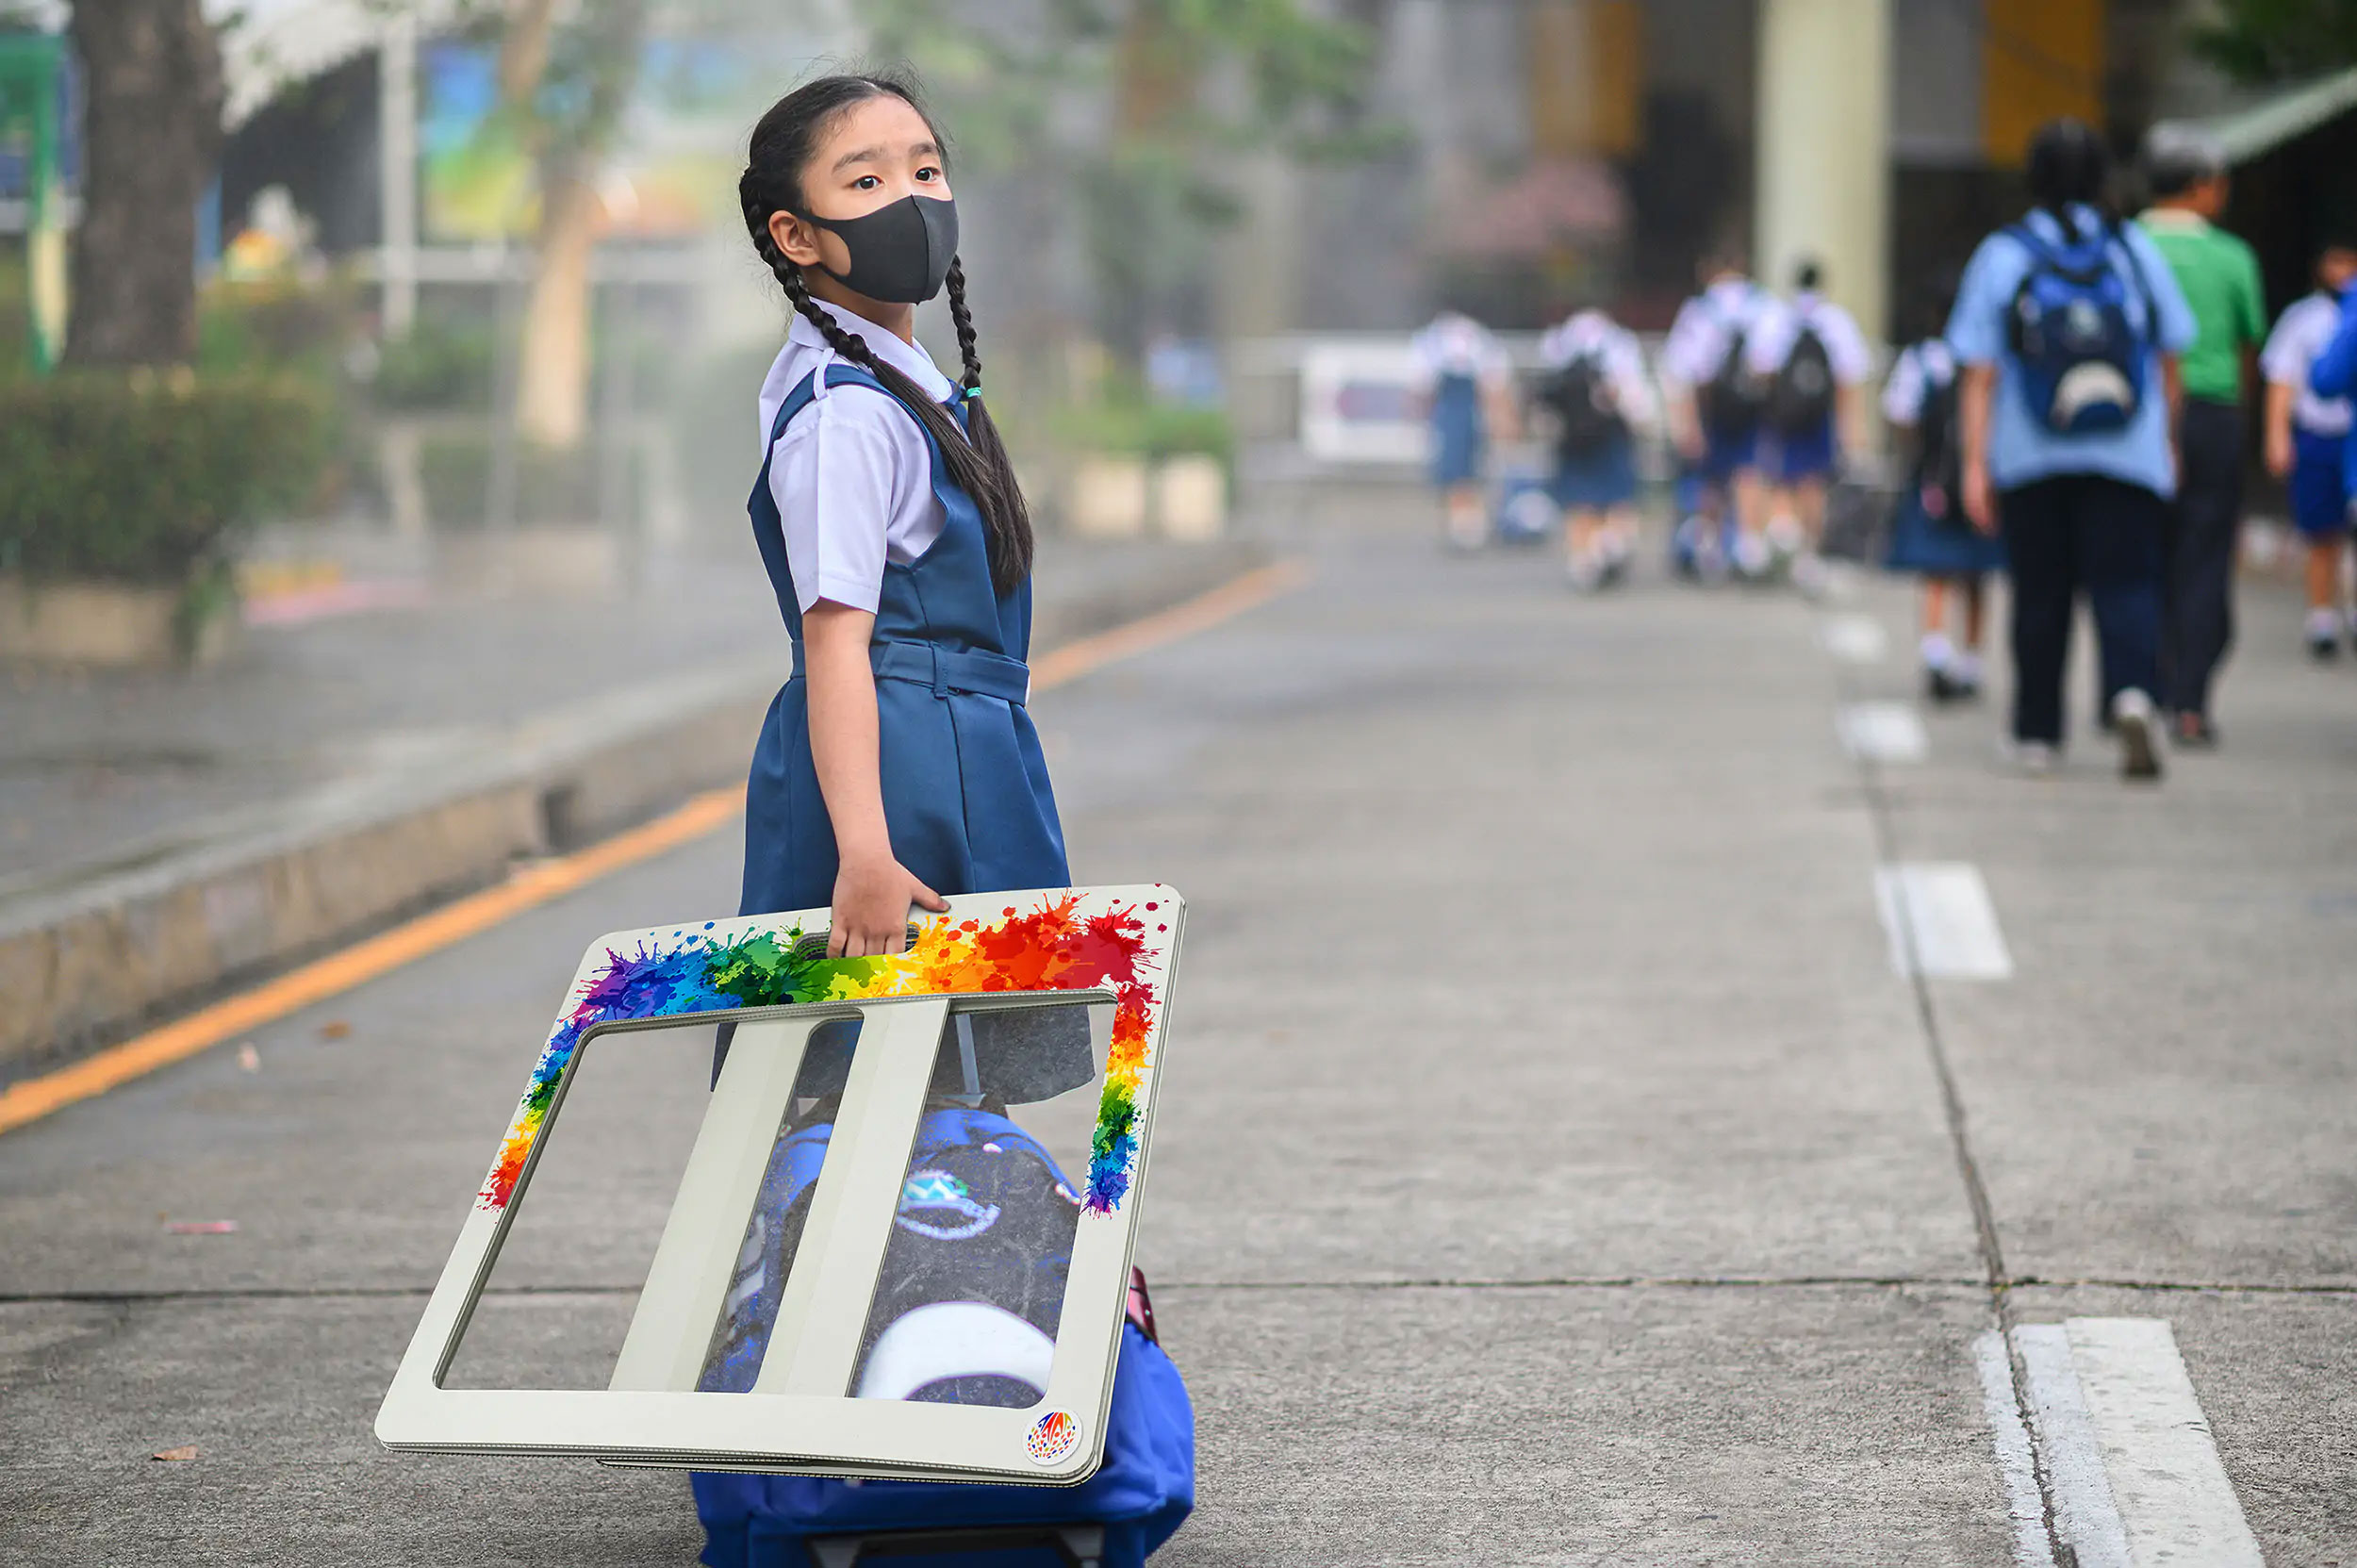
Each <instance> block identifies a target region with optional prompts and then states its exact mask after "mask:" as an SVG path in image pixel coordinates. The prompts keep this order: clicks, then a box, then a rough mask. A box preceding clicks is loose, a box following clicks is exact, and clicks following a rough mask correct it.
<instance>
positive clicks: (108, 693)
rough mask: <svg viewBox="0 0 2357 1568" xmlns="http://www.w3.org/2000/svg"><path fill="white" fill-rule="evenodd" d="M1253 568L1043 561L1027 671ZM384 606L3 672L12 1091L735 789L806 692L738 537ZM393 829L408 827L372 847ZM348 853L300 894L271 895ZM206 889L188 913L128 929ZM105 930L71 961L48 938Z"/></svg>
mask: <svg viewBox="0 0 2357 1568" xmlns="http://www.w3.org/2000/svg"><path fill="white" fill-rule="evenodd" d="M1256 558H1257V557H1256V555H1255V553H1254V552H1253V551H1252V550H1251V549H1250V548H1249V547H1248V546H1245V545H1243V544H1239V543H1235V542H1232V541H1231V542H1228V543H1226V544H1221V545H1213V546H1199V547H1198V546H1182V545H1172V544H1165V543H1159V542H1148V541H1138V542H1134V543H1096V542H1082V541H1071V540H1063V539H1050V540H1047V541H1045V542H1044V547H1043V549H1042V551H1041V564H1040V571H1039V576H1038V579H1037V582H1036V590H1035V591H1036V597H1037V607H1038V608H1037V620H1036V628H1035V634H1034V648H1035V650H1045V649H1047V648H1050V647H1053V646H1054V645H1055V644H1057V643H1058V642H1061V641H1065V640H1069V639H1070V638H1072V637H1074V636H1079V635H1085V634H1087V633H1089V632H1091V631H1095V630H1098V629H1101V628H1102V627H1103V626H1106V625H1109V624H1112V623H1113V622H1115V621H1118V620H1121V619H1128V618H1129V617H1131V616H1134V615H1138V614H1143V613H1146V612H1148V611H1151V610H1153V609H1157V608H1160V607H1162V606H1163V605H1165V604H1168V603H1171V602H1176V601H1178V600H1180V599H1184V598H1186V597H1188V596H1190V595H1192V594H1195V593H1197V592H1201V591H1203V590H1204V589H1207V588H1209V587H1211V586H1214V585H1215V584H1216V583H1218V582H1221V581H1224V580H1225V579H1226V578H1228V577H1229V576H1231V575H1233V574H1234V573H1235V572H1237V571H1239V570H1241V569H1244V567H1245V566H1246V565H1248V564H1250V562H1251V561H1252V560H1253V559H1256ZM364 586H365V585H364ZM385 586H386V587H387V590H388V591H385V592H382V593H378V594H375V595H373V596H371V595H370V594H366V593H358V594H353V595H350V596H348V597H350V598H351V599H352V600H353V601H354V602H360V603H371V602H373V603H376V604H379V605H382V606H383V607H378V608H370V609H363V610H361V611H359V612H357V613H352V614H345V615H338V616H333V617H328V618H322V619H306V620H299V621H295V622H292V623H277V624H272V623H268V622H269V617H268V616H267V615H265V616H262V617H257V618H255V619H261V620H263V621H264V622H265V623H264V624H259V625H255V626H253V627H251V629H250V630H249V632H248V635H247V637H246V642H245V646H244V647H243V648H242V649H241V650H240V651H239V652H238V653H237V654H236V655H235V656H233V658H232V659H230V660H229V661H228V662H226V663H225V664H223V665H222V666H220V667H218V668H209V669H203V670H197V671H193V672H190V673H188V674H163V673H145V674H107V675H99V674H76V673H65V672H57V671H39V670H33V669H26V668H17V669H11V670H8V671H6V672H0V989H5V990H6V991H7V992H8V995H9V997H10V999H11V1001H12V1003H17V1004H18V1005H17V1006H16V1007H14V1008H12V1012H13V1013H14V1014H15V1015H16V1016H15V1017H14V1018H13V1019H11V1020H8V1021H0V1082H4V1081H7V1080H8V1078H10V1077H13V1076H17V1075H18V1073H20V1072H21V1071H23V1070H24V1069H25V1068H26V1067H29V1066H31V1065H36V1064H37V1063H39V1062H40V1061H42V1060H45V1059H52V1058H55V1057H56V1056H58V1055H60V1054H63V1053H65V1052H66V1051H69V1050H70V1049H71V1048H73V1047H74V1045H75V1044H77V1043H82V1042H85V1041H88V1040H91V1039H95V1038H99V1037H103V1036H105V1035H107V1034H109V1033H119V1032H122V1029H123V1028H124V1027H125V1026H126V1025H127V1023H129V1022H131V1021H133V1020H135V1019H136V1018H137V1017H139V1016H142V1015H149V1014H152V1013H154V1012H156V1011H157V1010H158V1009H159V1008H163V1007H166V1006H170V1005H173V1004H174V1003H175V1002H177V1001H180V1000H184V999H187V998H189V997H190V996H192V995H194V994H197V993H200V992H201V991H202V990H203V989H205V988H206V987H207V986H209V985H211V984H215V983H218V982H220V981H222V980H223V979H225V978H227V977H228V976H230V975H232V974H236V973H240V972H250V971H252V970H254V969H255V968H258V967H262V966H267V965H269V964H271V963H273V962H278V961H282V960H283V959H285V958H287V957H289V956H291V955H292V954H294V953H295V952H298V951H301V950H303V949H306V948H310V947H315V946H317V945H318V944H319V943H321V942H322V941H325V940H329V939H331V938H333V937H335V936H338V935H341V934H345V933H349V932H351V931H353V930H354V929H357V928H359V927H361V926H364V925H367V924H370V923H372V922H374V921H378V920H382V919H384V918H387V917H388V916H391V915H394V914H397V913H399V912H401V911H402V910H404V909H406V908H410V907H414V906H416V905H417V904H418V903H419V902H420V901H422V900H428V899H431V898H433V897H436V896H438V895H440V894H443V893H446V892H448V891H450V890H451V889H452V888H453V887H455V886H458V885H464V884H466V883H470V882H473V883H480V882H481V881H483V880H486V879H487V878H488V877H490V876H491V875H493V874H495V873H496V871H497V870H498V869H499V867H501V866H503V864H505V863H506V862H507V861H508V860H510V859H512V858H513V857H514V856H515V855H517V854H519V853H533V852H539V851H543V850H548V849H551V848H561V847H564V846H565V845H567V844H569V843H572V842H578V841H579V840H581V839H582V838H585V837H588V836H594V835H596V834H601V833H603V832H606V831H610V830H612V829H614V828H617V827H619V826H622V825H624V824H626V823H627V822H629V821H631V820H633V819H635V818H639V817H645V816H648V815H650V814H651V813H652V812H654V811H657V810H660V809H662V808H663V807H665V806H667V805H668V804H670V803H672V802H673V801H676V800H678V799H680V798H682V797H684V795H685V794H687V793H689V792H691V791H692V790H694V789H699V788H705V787H710V786H712V785H715V784H723V783H726V782H727V781H728V779H729V778H731V777H733V776H736V775H739V774H741V773H742V771H743V767H744V765H745V760H746V757H747V756H748V755H749V754H750V746H751V742H752V735H753V732H754V730H755V728H756V727H757V726H758V724H759V721H760V715H761V713H762V711H763V710H764V709H765V708H766V705H767V703H768V701H769V698H770V696H771V695H772V694H773V693H774V692H775V690H776V688H777V685H778V684H779V683H780V682H781V681H783V679H784V676H785V673H786V669H787V664H788V658H787V650H788V644H787V640H786V637H785V635H784V631H783V627H782V626H781V625H780V623H779V619H778V610H777V604H776V602H775V600H774V598H773V597H772V595H771V592H770V587H769V584H768V582H767V580H766V577H764V575H763V574H762V572H761V570H760V569H759V565H758V563H757V561H756V560H755V559H754V558H753V555H752V553H751V552H750V549H746V550H738V549H734V548H732V547H731V546H730V544H729V543H728V542H726V541H716V542H714V543H712V544H709V545H706V546H703V547H702V548H701V549H699V550H694V551H690V550H682V551H681V552H679V553H673V554H669V555H665V556H657V557H654V558H652V559H651V560H650V561H649V562H648V563H647V564H646V566H645V569H643V570H641V571H639V572H637V573H636V574H635V581H634V582H633V583H632V585H631V586H630V587H629V588H628V589H627V590H626V591H625V592H624V593H623V594H621V595H619V596H617V597H614V598H611V599H608V600H602V601H591V600H576V601H572V602H566V601H561V600H553V599H551V600H531V599H505V600H494V599H486V598H480V597H470V596H467V595H465V594H463V593H457V592H453V591H450V590H449V589H447V588H428V587H426V586H425V585H424V583H423V582H422V580H411V581H406V582H401V581H395V580H390V579H388V580H387V584H386V585H385ZM393 588H399V589H401V590H402V591H389V590H390V589H393ZM429 808H432V809H433V810H438V811H439V813H440V814H439V815H438V816H434V815H432V814H431V812H430V811H429ZM391 823H403V824H405V825H406V830H407V831H405V832H404V834H402V835H400V836H399V837H397V838H394V839H390V840H388V839H387V838H386V837H385V836H384V834H382V833H381V832H375V830H380V829H382V828H384V827H385V826H386V825H387V824H391ZM361 829H366V830H370V831H371V832H373V833H374V836H373V837H371V838H370V839H368V840H367V841H366V843H365V844H361V843H355V842H354V841H352V839H351V834H353V832H354V830H361ZM331 841H332V842H334V843H335V844H336V846H337V847H336V849H335V850H334V851H333V852H332V853H329V854H325V855H315V856H314V857H313V859H314V862H315V864H312V865H309V866H306V867H304V868H302V869H301V870H300V871H289V870H288V868H287V867H283V866H281V867H279V868H278V869H277V870H276V871H274V872H266V869H265V868H267V867H270V866H272V864H274V857H275V859H283V858H284V856H285V855H286V854H287V853H288V852H289V851H290V850H292V849H294V848H296V847H298V846H302V847H316V846H318V845H320V844H322V843H326V842H331ZM230 872H236V873H239V874H240V875H242V876H243V878H244V880H243V881H242V882H239V883H223V882H222V881H221V880H220V879H221V877H222V876H223V874H224V873H230ZM290 880H291V881H297V882H301V883H304V884H305V885H303V886H302V887H299V888H291V889H290V888H289V887H288V886H286V885H284V884H286V883H288V882H289V881H290ZM192 889H193V890H194V891H195V892H196V893H197V894H198V895H200V896H198V897H194V898H190V899H183V900H181V901H182V902H183V903H184V904H187V905H188V906H189V907H188V908H187V909H186V910H185V911H184V912H183V914H182V916H156V915H154V914H152V913H151V914H148V915H145V916H138V918H137V919H133V914H132V912H136V911H139V910H142V909H144V910H150V911H153V910H155V909H157V908H158V907H159V906H160V903H161V902H169V901H170V900H172V899H173V897H174V896H175V895H179V894H184V893H188V892H190V890H192ZM297 906H299V907H297ZM94 914H95V915H101V916H105V918H104V919H103V920H101V922H100V927H99V928H97V929H94V930H92V931H90V932H86V933H85V935H84V936H83V937H82V938H81V939H78V940H77V941H76V943H75V944H74V951H73V952H71V953H65V952H61V951H60V950H59V949H58V945H57V942H56V941H55V940H54V935H55V933H57V932H58V930H60V929H61V928H63V927H64V926H66V925H68V924H70V923H73V922H74V921H77V920H82V921H85V922H86V923H87V918H88V917H89V916H92V915H94ZM159 919H160V921H161V925H160V926H159V925H158V923H157V922H158V920H159ZM126 920H132V923H133V924H140V922H141V921H143V922H144V927H143V929H140V930H137V931H133V930H131V929H129V927H127V926H126V925H125V921H126ZM182 927H185V928H187V929H186V930H185V931H180V930H179V928H182ZM175 931H178V934H177V935H175ZM33 938H38V939H39V940H38V941H37V942H35V945H34V946H33V947H31V948H27V947H26V946H25V943H26V942H27V940H30V939H33ZM92 943H95V944H96V945H95V946H94V947H93V946H92ZM175 944H176V946H175ZM134 968H136V969H140V970H145V971H149V972H147V973H146V974H144V975H143V976H142V977H140V978H137V979H133V978H131V977H129V976H128V975H127V974H126V970H128V969H134ZM69 970H70V971H72V972H71V973H68V972H65V971H69ZM134 999H135V1001H134Z"/></svg>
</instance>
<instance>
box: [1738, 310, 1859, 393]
mask: <svg viewBox="0 0 2357 1568" xmlns="http://www.w3.org/2000/svg"><path fill="white" fill-rule="evenodd" d="M1804 325H1805V326H1808V327H1812V328H1814V329H1815V330H1816V333H1817V340H1818V341H1819V342H1821V343H1822V344H1824V345H1825V362H1826V364H1827V365H1828V366H1829V367H1830V368H1831V369H1832V371H1833V378H1834V380H1835V381H1836V382H1837V383H1838V384H1839V385H1841V386H1844V387H1854V386H1856V385H1857V384H1858V383H1860V382H1862V381H1864V380H1865V379H1866V378H1867V377H1869V376H1871V375H1872V374H1873V373H1874V354H1873V351H1872V350H1871V349H1869V348H1868V347H1867V346H1866V337H1865V334H1863V333H1861V332H1859V331H1858V329H1857V322H1856V321H1855V320H1854V319H1853V318H1852V317H1851V315H1850V313H1849V312H1848V311H1846V310H1844V309H1842V308H1841V307H1840V306H1839V305H1836V304H1834V303H1833V302H1832V301H1831V300H1829V299H1826V298H1825V297H1824V296H1823V295H1821V294H1799V295H1795V296H1794V297H1793V298H1792V299H1791V300H1790V301H1789V302H1787V301H1784V300H1779V299H1771V300H1770V301H1769V302H1768V303H1767V305H1764V306H1763V307H1761V309H1760V312H1759V314H1758V315H1757V316H1755V317H1754V318H1753V321H1752V335H1751V336H1750V337H1749V338H1746V339H1744V343H1743V360H1744V363H1745V365H1746V366H1748V367H1749V369H1750V370H1751V372H1752V373H1753V374H1754V375H1774V374H1776V373H1777V372H1778V371H1782V370H1783V369H1784V362H1785V361H1786V360H1788V359H1789V358H1791V357H1792V350H1793V349H1794V347H1796V346H1797V345H1798V344H1799V342H1800V340H1801V329H1802V327H1803V326H1804Z"/></svg>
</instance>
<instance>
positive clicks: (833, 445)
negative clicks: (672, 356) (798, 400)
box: [769, 387, 907, 614]
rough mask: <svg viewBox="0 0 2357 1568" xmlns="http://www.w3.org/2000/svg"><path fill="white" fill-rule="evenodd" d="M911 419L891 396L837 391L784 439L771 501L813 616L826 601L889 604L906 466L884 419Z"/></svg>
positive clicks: (801, 599) (774, 459)
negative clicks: (891, 544)
mask: <svg viewBox="0 0 2357 1568" xmlns="http://www.w3.org/2000/svg"><path fill="white" fill-rule="evenodd" d="M906 417H907V416H906V415H905V414H903V413H901V412H900V411H899V409H898V405H897V404H893V403H892V402H891V400H890V399H889V398H887V397H886V396H885V395H884V394H882V393H881V392H877V391H873V390H871V389H869V388H865V387H835V388H830V389H829V392H828V395H827V396H825V397H823V398H816V399H814V400H812V402H811V404H810V406H809V407H807V408H805V409H804V410H803V411H802V412H801V413H800V414H799V416H797V417H796V419H795V420H794V421H793V422H792V423H790V424H788V425H787V426H786V428H785V434H784V435H783V436H781V437H778V444H777V446H776V447H775V449H773V451H772V452H771V454H770V459H769V497H770V499H771V500H772V501H774V502H776V503H777V507H778V517H779V520H780V521H781V523H782V524H783V532H784V535H785V556H786V562H787V564H788V565H789V566H790V567H791V568H792V569H793V572H794V597H795V600H796V602H798V603H799V604H800V606H801V607H802V609H804V610H805V611H807V610H808V609H809V608H810V607H811V606H812V605H813V604H816V603H817V602H818V601H820V600H822V599H824V600H830V601H832V602H834V603H837V604H843V605H848V606H849V607H850V608H851V609H854V610H865V611H868V612H870V613H871V614H872V613H873V612H874V610H875V608H876V606H877V603H878V602H879V601H880V600H881V598H882V592H883V572H884V561H885V559H886V555H885V548H886V547H885V533H886V530H887V528H888V527H889V524H890V521H891V519H892V514H893V507H894V491H895V481H896V479H897V478H898V467H899V462H900V456H899V452H898V447H897V445H896V443H895V442H894V441H893V439H892V437H891V434H890V429H889V426H888V425H886V424H885V422H884V421H885V420H887V419H905V418H906Z"/></svg>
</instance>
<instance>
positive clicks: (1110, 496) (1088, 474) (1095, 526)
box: [1065, 456, 1146, 539]
mask: <svg viewBox="0 0 2357 1568" xmlns="http://www.w3.org/2000/svg"><path fill="white" fill-rule="evenodd" d="M1065 514H1066V520H1067V521H1068V522H1069V523H1070V524H1071V527H1072V531H1073V532H1074V533H1075V534H1078V535H1080V536H1082V537H1083V538H1092V539H1133V538H1136V537H1137V536H1140V535H1141V534H1144V533H1145V532H1146V464H1145V463H1144V461H1142V460H1141V459H1139V458H1135V457H1101V456H1100V457H1083V458H1081V459H1080V462H1079V463H1078V464H1076V465H1074V467H1073V470H1072V488H1071V490H1070V491H1069V492H1068V500H1067V502H1066V505H1065Z"/></svg>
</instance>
